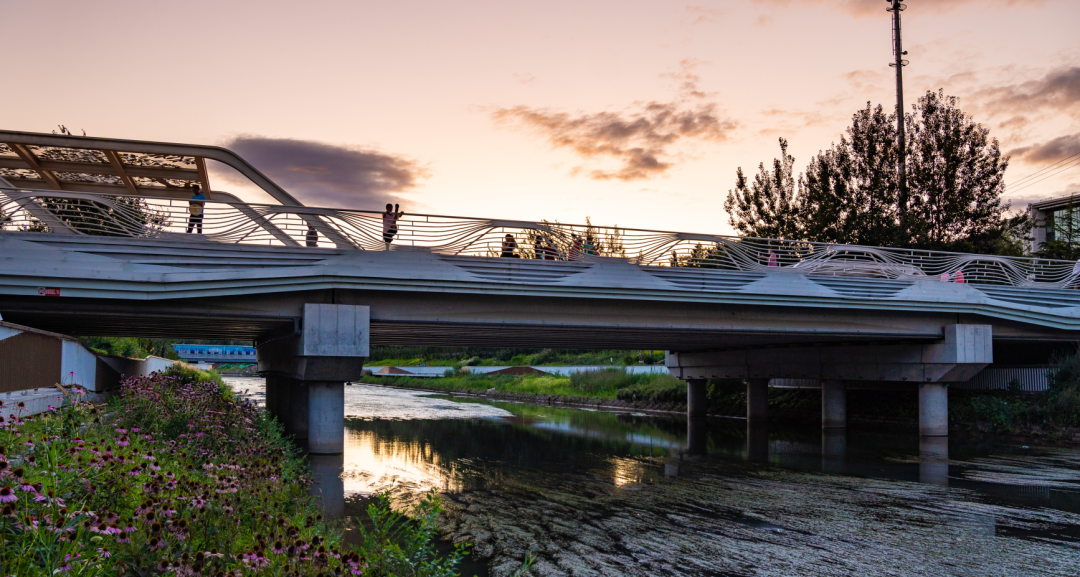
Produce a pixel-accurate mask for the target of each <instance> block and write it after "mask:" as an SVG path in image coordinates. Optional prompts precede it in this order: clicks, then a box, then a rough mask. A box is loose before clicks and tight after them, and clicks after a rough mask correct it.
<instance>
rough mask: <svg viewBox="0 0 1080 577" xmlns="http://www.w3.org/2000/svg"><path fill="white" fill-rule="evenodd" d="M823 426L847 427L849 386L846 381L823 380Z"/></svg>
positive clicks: (827, 427) (829, 427)
mask: <svg viewBox="0 0 1080 577" xmlns="http://www.w3.org/2000/svg"><path fill="white" fill-rule="evenodd" d="M821 428H822V429H845V428H847V387H846V386H845V384H844V381H839V380H835V379H823V380H822V381H821Z"/></svg>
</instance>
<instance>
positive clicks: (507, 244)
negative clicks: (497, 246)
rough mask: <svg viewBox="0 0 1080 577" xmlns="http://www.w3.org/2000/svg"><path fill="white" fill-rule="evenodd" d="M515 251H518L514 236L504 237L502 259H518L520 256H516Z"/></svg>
mask: <svg viewBox="0 0 1080 577" xmlns="http://www.w3.org/2000/svg"><path fill="white" fill-rule="evenodd" d="M515 250H517V241H516V240H514V235H512V234H507V235H506V236H505V237H503V242H502V257H503V258H517V257H518V256H517V255H516V254H514V251H515Z"/></svg>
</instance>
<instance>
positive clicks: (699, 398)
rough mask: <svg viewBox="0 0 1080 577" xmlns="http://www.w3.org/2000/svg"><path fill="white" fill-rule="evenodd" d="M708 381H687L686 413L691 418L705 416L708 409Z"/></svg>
mask: <svg viewBox="0 0 1080 577" xmlns="http://www.w3.org/2000/svg"><path fill="white" fill-rule="evenodd" d="M708 390H709V387H708V381H706V380H705V379H687V380H686V413H687V415H689V416H690V417H696V416H697V417H700V416H704V415H705V411H706V410H707V408H708V402H709V400H708Z"/></svg>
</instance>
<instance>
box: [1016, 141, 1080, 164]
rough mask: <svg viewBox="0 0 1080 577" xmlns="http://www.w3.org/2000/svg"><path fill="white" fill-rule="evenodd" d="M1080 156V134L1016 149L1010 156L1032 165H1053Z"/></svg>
mask: <svg viewBox="0 0 1080 577" xmlns="http://www.w3.org/2000/svg"><path fill="white" fill-rule="evenodd" d="M1077 154H1080V134H1073V135H1069V136H1059V137H1057V138H1055V139H1053V140H1051V141H1049V142H1043V143H1039V144H1033V145H1031V146H1024V147H1020V148H1014V149H1013V150H1010V151H1009V156H1015V157H1018V158H1022V159H1024V160H1025V161H1027V162H1031V163H1046V164H1053V163H1055V162H1058V161H1061V160H1065V159H1066V158H1069V157H1072V156H1075V155H1077Z"/></svg>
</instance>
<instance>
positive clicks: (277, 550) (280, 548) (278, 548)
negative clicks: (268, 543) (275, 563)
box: [270, 541, 285, 555]
mask: <svg viewBox="0 0 1080 577" xmlns="http://www.w3.org/2000/svg"><path fill="white" fill-rule="evenodd" d="M270 550H271V551H273V552H274V554H275V555H281V554H282V553H284V552H285V545H283V544H282V543H281V541H274V546H273V547H272V548H271V549H270Z"/></svg>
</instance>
